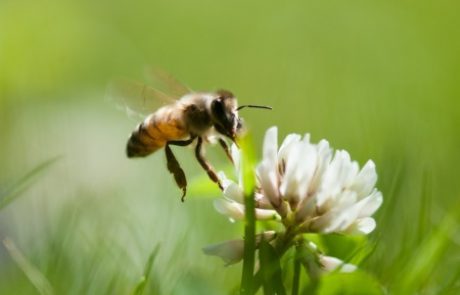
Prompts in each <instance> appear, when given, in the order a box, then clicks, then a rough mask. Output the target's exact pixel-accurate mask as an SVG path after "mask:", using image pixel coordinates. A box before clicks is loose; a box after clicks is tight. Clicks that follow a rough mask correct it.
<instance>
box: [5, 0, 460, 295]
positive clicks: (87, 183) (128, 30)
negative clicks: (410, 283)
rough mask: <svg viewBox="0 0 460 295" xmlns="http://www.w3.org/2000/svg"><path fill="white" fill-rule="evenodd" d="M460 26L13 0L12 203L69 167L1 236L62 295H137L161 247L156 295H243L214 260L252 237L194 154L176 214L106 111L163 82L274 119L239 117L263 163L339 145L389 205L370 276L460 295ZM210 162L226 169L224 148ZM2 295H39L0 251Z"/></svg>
mask: <svg viewBox="0 0 460 295" xmlns="http://www.w3.org/2000/svg"><path fill="white" fill-rule="evenodd" d="M459 9H460V5H459V4H458V2H456V1H449V0H441V1H416V2H414V1H392V0H390V1H384V2H369V1H336V0H332V1H289V3H281V2H279V1H272V2H270V1H240V0H238V1H231V2H223V1H211V0H201V1H184V0H180V1H166V0H164V1H126V2H122V1H86V0H84V1H56V0H47V1H27V0H23V1H1V2H0V132H1V137H0V143H1V144H0V164H1V165H0V167H1V169H0V191H2V190H3V191H7V190H8V188H9V187H11V186H14V185H17V183H18V181H19V180H20V179H21V177H23V176H24V175H26V174H27V173H28V172H29V171H31V170H32V169H34V168H35V167H37V165H40V163H43V162H44V161H47V160H49V159H53V158H55V157H60V158H59V160H57V161H56V162H55V163H54V164H53V165H51V166H50V167H48V168H47V169H46V171H42V172H41V173H40V174H39V175H36V177H35V178H36V179H35V180H34V181H33V183H31V184H30V185H29V186H28V188H27V189H24V190H21V193H20V197H18V198H16V199H15V200H14V202H12V203H10V204H9V205H8V206H6V207H4V208H3V209H2V210H1V211H0V237H1V239H2V240H3V239H5V238H6V237H8V238H9V239H10V240H11V241H13V242H14V243H15V245H16V247H17V248H18V249H19V250H20V251H21V253H22V255H24V257H26V258H27V260H28V261H29V263H30V264H32V265H34V267H35V268H36V269H37V270H38V271H39V272H40V273H41V274H43V275H44V276H45V277H46V278H47V280H48V281H49V283H50V284H51V286H52V288H53V289H54V291H55V293H57V294H84V293H86V294H106V293H107V294H126V293H129V292H131V291H132V290H133V289H134V288H135V286H136V284H137V283H138V281H139V279H140V277H141V275H142V272H143V269H144V265H145V264H146V262H147V259H148V257H149V254H150V253H151V252H152V250H153V249H154V248H155V247H156V246H157V245H160V246H159V247H160V248H159V252H158V255H157V257H156V260H155V263H154V267H153V270H152V274H151V276H150V282H149V284H148V286H147V290H148V291H149V292H150V293H151V294H156V293H162V294H228V293H231V292H233V291H235V290H236V289H235V288H237V287H238V283H239V278H240V272H241V265H240V264H239V265H235V266H231V267H224V266H223V263H222V261H220V260H219V259H217V258H215V257H208V256H205V255H204V254H203V253H202V251H201V248H202V247H203V246H205V245H208V244H211V243H216V242H219V241H222V240H227V239H232V238H238V237H241V236H242V233H243V232H242V225H241V224H232V223H230V222H228V220H226V218H224V217H223V216H221V215H219V214H218V213H216V212H215V210H214V208H213V205H212V200H213V198H215V197H217V196H219V192H218V190H214V191H212V190H211V191H209V190H207V191H204V190H202V189H200V188H199V186H200V185H199V184H200V183H201V182H202V181H203V180H205V181H206V177H205V175H204V172H203V171H202V170H201V169H200V168H199V165H198V164H197V162H196V161H195V159H194V158H193V151H192V150H190V149H186V148H185V149H184V148H175V149H174V150H175V153H176V155H177V157H178V158H179V161H180V162H181V163H182V166H183V168H184V170H185V171H186V173H187V175H188V177H189V182H190V183H191V186H192V187H191V192H190V193H189V195H188V199H187V201H186V202H185V203H181V202H180V191H179V190H178V189H177V187H176V186H175V184H174V182H173V179H172V177H171V176H170V175H169V173H167V170H166V167H165V159H164V154H163V153H162V152H159V153H156V154H155V155H153V156H151V157H149V158H147V159H143V160H128V159H127V158H126V157H125V154H124V149H125V144H126V140H127V136H128V134H129V133H130V132H131V130H132V129H133V127H134V126H135V125H136V124H137V122H136V121H133V120H131V119H130V118H129V117H128V116H126V114H124V113H123V112H120V111H118V110H117V109H116V108H115V107H114V106H113V105H111V104H110V103H108V102H107V101H106V100H105V99H104V96H105V92H106V87H107V84H108V83H109V82H110V81H111V80H113V79H114V78H117V77H129V78H133V79H136V80H140V81H142V80H143V79H144V77H143V75H142V71H143V68H144V67H145V66H146V65H156V66H159V67H162V68H164V69H166V70H168V71H169V72H171V73H172V74H173V75H174V76H176V77H177V78H178V79H180V80H181V81H183V82H184V83H186V84H187V85H189V86H190V87H192V88H193V89H197V90H212V89H217V88H221V87H223V88H228V89H231V90H232V91H233V92H235V93H236V94H237V96H238V97H239V101H240V103H258V104H267V105H271V106H273V108H274V110H273V111H272V112H270V113H267V112H264V111H257V110H245V111H244V113H242V114H243V116H244V117H245V119H246V122H247V124H248V126H249V128H250V130H251V133H252V135H253V139H254V145H255V147H256V149H257V150H256V151H257V153H259V154H260V149H261V142H262V138H263V134H264V132H265V130H266V129H267V128H268V127H270V126H272V125H277V126H279V129H280V136H284V135H286V134H288V133H291V132H298V133H306V132H309V133H311V135H312V138H313V140H315V141H317V140H319V139H321V138H326V139H328V140H329V142H330V143H331V145H332V146H333V147H334V148H337V149H346V150H348V151H349V152H350V153H351V155H352V157H353V158H354V159H356V160H357V161H358V162H359V163H360V164H361V165H362V164H364V163H365V161H366V160H367V159H373V160H374V161H375V162H376V165H377V170H378V173H379V182H378V187H379V189H380V190H382V192H383V195H384V204H383V206H382V208H381V209H380V210H379V211H378V213H377V215H376V217H377V223H378V226H377V229H376V230H375V232H374V233H373V234H372V235H371V237H370V239H371V240H372V241H374V242H376V247H375V249H374V252H373V253H372V255H370V257H369V258H368V259H367V260H366V261H365V262H364V263H363V265H362V266H361V267H362V268H363V269H364V270H366V271H368V272H369V273H370V274H371V275H372V276H373V277H375V278H376V279H377V280H378V281H379V282H380V284H381V286H382V288H384V289H386V290H392V287H394V286H397V285H398V284H399V283H398V281H399V280H400V279H401V278H402V277H405V278H406V279H408V280H410V279H411V277H410V274H411V271H412V269H417V267H419V268H420V267H421V266H423V267H425V268H424V269H426V271H425V272H424V273H423V275H422V276H419V277H417V280H419V281H416V285H417V288H419V289H420V290H423V291H422V293H423V294H439V293H444V294H447V293H449V292H451V294H456V292H459V288H460V286H459V277H460V252H459V244H460V235H459V234H458V232H457V231H456V229H457V224H458V223H457V222H458V218H457V219H456V218H455V217H456V216H458V214H457V212H456V211H457V210H458V208H460V207H459V206H458V203H459V198H460V181H459V172H458V167H459V166H460V153H459V152H460V136H459V127H460V83H459V81H460V70H459V69H460V54H459V53H460V38H459V36H460V18H459V17H458V10H459ZM207 150H208V156H209V158H210V159H211V161H212V162H213V163H214V165H215V166H216V168H217V169H219V170H221V169H228V168H229V165H228V162H227V160H226V159H225V157H224V156H223V154H222V152H221V151H220V149H219V148H216V147H208V149H207ZM448 217H449V218H450V217H452V219H453V221H452V220H451V223H450V224H453V225H451V226H447V229H448V230H441V231H440V230H439V228H443V229H445V228H446V226H444V225H445V224H446V222H445V219H446V218H448ZM452 222H453V223H452ZM433 237H436V238H433ZM433 244H434V246H433ZM423 247H425V248H423ZM430 247H431V248H430ZM433 247H434V248H433ZM426 248H427V249H428V252H426V251H427V250H426ZM430 249H431V250H433V251H431V252H430ZM423 251H425V252H423ZM420 265H421V266H420ZM408 268H409V269H408ZM38 285H40V283H39V284H38ZM0 293H1V294H35V293H37V289H36V287H34V285H33V284H32V283H31V282H30V280H29V279H28V278H27V276H26V275H25V274H24V273H23V272H22V271H21V269H20V268H19V267H18V265H17V263H15V262H14V260H13V259H12V258H11V257H10V255H9V254H8V252H7V251H6V249H5V247H4V246H3V245H1V246H0Z"/></svg>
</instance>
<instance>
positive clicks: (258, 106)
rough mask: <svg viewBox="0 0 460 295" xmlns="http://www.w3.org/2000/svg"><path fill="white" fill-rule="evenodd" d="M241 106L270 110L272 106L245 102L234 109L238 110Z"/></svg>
mask: <svg viewBox="0 0 460 295" xmlns="http://www.w3.org/2000/svg"><path fill="white" fill-rule="evenodd" d="M243 108H255V109H266V110H271V109H272V107H269V106H260V105H254V104H245V105H242V106H239V107H238V108H237V109H236V110H237V111H239V110H241V109H243Z"/></svg>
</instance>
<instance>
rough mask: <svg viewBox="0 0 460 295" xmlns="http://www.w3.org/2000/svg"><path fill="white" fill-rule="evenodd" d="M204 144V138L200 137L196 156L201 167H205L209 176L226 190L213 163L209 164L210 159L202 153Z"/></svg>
mask: <svg viewBox="0 0 460 295" xmlns="http://www.w3.org/2000/svg"><path fill="white" fill-rule="evenodd" d="M202 145H203V139H202V138H201V137H198V142H197V144H196V148H195V156H196V158H197V160H198V162H199V163H200V165H201V167H203V169H204V170H205V171H206V173H208V176H209V178H211V180H212V181H214V182H215V183H217V185H218V186H219V188H220V189H221V190H224V188H223V186H222V184H221V183H220V180H219V177H217V174H216V172H215V171H214V168H212V166H211V164H209V163H208V161H207V160H206V159H205V158H204V157H203V155H202V154H201V147H202Z"/></svg>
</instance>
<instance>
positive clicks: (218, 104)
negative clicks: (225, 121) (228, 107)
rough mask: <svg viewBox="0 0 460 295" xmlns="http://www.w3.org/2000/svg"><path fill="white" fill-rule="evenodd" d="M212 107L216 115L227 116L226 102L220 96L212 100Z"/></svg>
mask: <svg viewBox="0 0 460 295" xmlns="http://www.w3.org/2000/svg"><path fill="white" fill-rule="evenodd" d="M211 109H212V112H213V113H214V115H215V116H216V117H222V116H225V110H224V103H223V102H222V100H221V99H220V98H217V99H215V100H214V101H213V102H212V104H211Z"/></svg>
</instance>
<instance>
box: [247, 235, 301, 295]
mask: <svg viewBox="0 0 460 295" xmlns="http://www.w3.org/2000/svg"><path fill="white" fill-rule="evenodd" d="M295 236H296V232H295V231H294V230H292V229H291V228H288V229H287V230H286V232H284V233H283V234H280V235H279V236H278V238H277V239H276V240H275V245H274V246H275V250H276V252H277V253H278V257H279V259H281V257H282V256H283V255H284V253H286V251H287V250H288V249H289V248H290V246H291V245H292V242H293V241H294V238H295ZM262 281H263V277H262V270H260V269H259V271H257V273H256V274H255V275H254V277H253V288H254V293H256V292H257V291H258V290H259V288H260V287H261V286H262Z"/></svg>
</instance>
